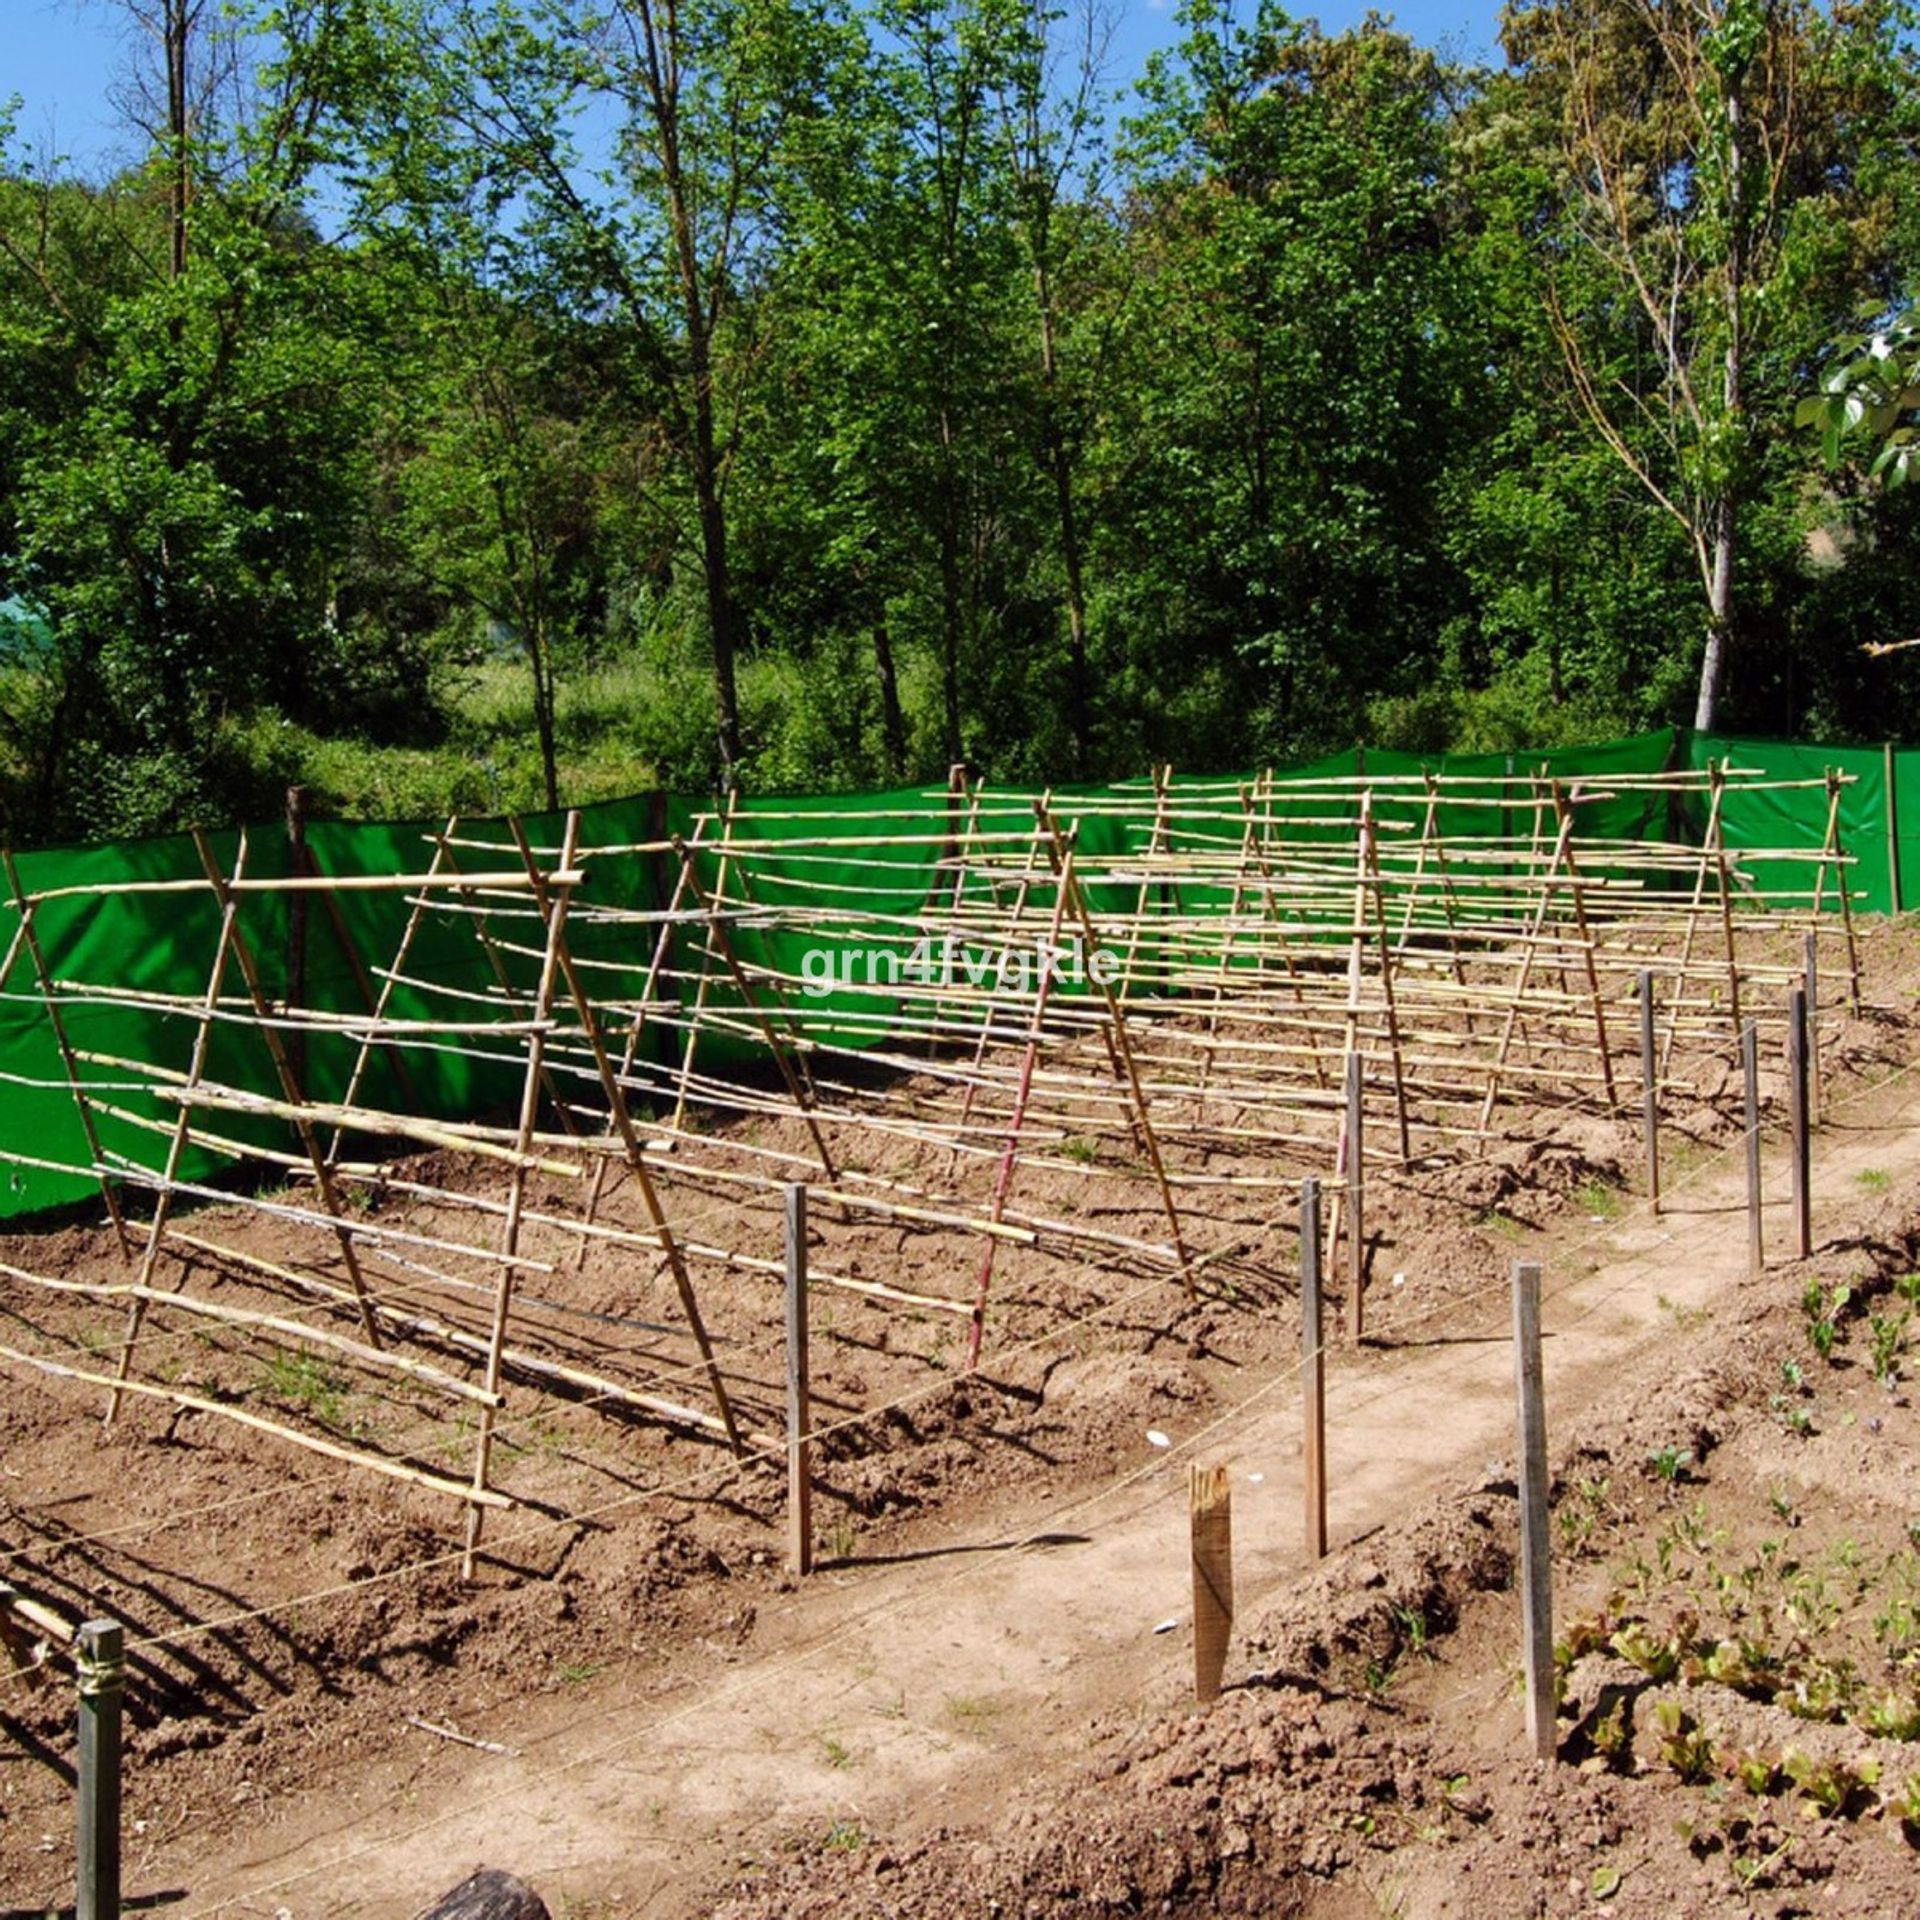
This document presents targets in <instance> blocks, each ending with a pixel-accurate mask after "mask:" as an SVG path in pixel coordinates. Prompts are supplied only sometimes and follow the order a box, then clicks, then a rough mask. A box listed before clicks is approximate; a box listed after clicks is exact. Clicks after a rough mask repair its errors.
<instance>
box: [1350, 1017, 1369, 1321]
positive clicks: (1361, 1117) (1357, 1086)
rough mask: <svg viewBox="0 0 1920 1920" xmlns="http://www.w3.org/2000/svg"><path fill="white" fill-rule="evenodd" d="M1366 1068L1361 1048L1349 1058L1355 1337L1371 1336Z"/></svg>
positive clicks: (1352, 1269) (1352, 1288) (1351, 1265)
mask: <svg viewBox="0 0 1920 1920" xmlns="http://www.w3.org/2000/svg"><path fill="white" fill-rule="evenodd" d="M1366 1106H1367V1086H1366V1065H1365V1062H1364V1061H1363V1060H1362V1059H1361V1057H1360V1050H1359V1048H1357V1047H1356V1048H1355V1049H1354V1050H1353V1052H1351V1053H1350V1054H1348V1055H1347V1270H1348V1278H1349V1281H1350V1283H1351V1296H1352V1300H1353V1307H1352V1313H1353V1337H1354V1339H1355V1340H1364V1339H1365V1338H1366V1334H1367V1301H1366V1285H1367V1204H1366V1202H1367V1155H1366Z"/></svg>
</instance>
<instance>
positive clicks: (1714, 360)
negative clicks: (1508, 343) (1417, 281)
mask: <svg viewBox="0 0 1920 1920" xmlns="http://www.w3.org/2000/svg"><path fill="white" fill-rule="evenodd" d="M1504 36H1505V40H1506V44H1507V48H1508V53H1509V56H1510V58H1511V60H1512V61H1513V63H1514V65H1515V67H1516V69H1517V71H1518V74H1519V76H1520V79H1521V82H1522V88H1521V93H1520V95H1519V96H1517V97H1518V98H1526V99H1528V100H1529V104H1530V108H1531V110H1532V111H1533V112H1534V113H1537V114H1538V115H1539V116H1540V121H1539V124H1540V126H1541V129H1542V134H1543V137H1544V139H1545V140H1546V141H1547V142H1548V143H1549V147H1550V150H1551V152H1552V154H1553V157H1554V162H1555V165H1554V177H1553V184H1552V188H1551V193H1550V197H1549V199H1548V200H1547V202H1546V203H1545V204H1544V205H1543V206H1542V207H1541V208H1540V209H1539V210H1538V212H1539V224H1538V228H1537V233H1538V244H1539V258H1540V260H1541V263H1542V281H1543V290H1544V298H1545V302H1546V310H1547V313H1548V316H1549V320H1550V323H1551V325H1552V328H1553V331H1554V334H1555V336H1556V338H1557V340H1558V342H1559V345H1560V349H1561V352H1562V355H1563V357H1564V360H1565V363H1566V366H1567V368H1568V371H1569V374H1570V376H1571V380H1572V385H1573V390H1574V393H1575V395H1576V397H1577V402H1578V405H1579V408H1580V411H1581V414H1582V416H1583V418H1584V419H1585V421H1586V422H1587V424H1588V426H1589V428H1590V430H1591V431H1592V432H1593V433H1594V434H1595V435H1596V436H1597V437H1598V439H1599V441H1600V442H1601V443H1602V444H1603V445H1604V446H1605V447H1606V448H1607V449H1608V450H1609V452H1610V453H1611V454H1612V455H1613V457H1614V458H1615V459H1617V460H1618V461H1619V462H1620V463H1621V465H1622V466H1623V467H1624V468H1625V469H1626V470H1627V471H1628V472H1630V473H1631V474H1632V475H1633V476H1634V478H1635V480H1636V481H1637V482H1638V483H1639V485H1640V486H1641V487H1642V488H1643V489H1644V490H1645V492H1646V494H1647V496H1648V498H1649V499H1650V500H1651V501H1652V502H1653V503H1654V504H1655V506H1656V507H1657V508H1658V509H1659V511H1660V512H1662V513H1663V514H1665V515H1666V516H1668V517H1669V518H1670V519H1671V520H1672V521H1673V523H1674V524H1675V525H1676V526H1677V527H1678V528H1679V529H1680V530H1681V532H1682V533H1683V535H1684V536H1685V539H1686V541H1687V544H1688V548H1689V550H1690V553H1691V556H1692V560H1693V566H1694V569H1695V572H1696V575H1697V577H1698V581H1699V588H1700V592H1701V596H1702V599H1703V600H1704V611H1705V616H1706V617H1705V622H1704V626H1705V632H1704V638H1703V642H1702V645H1701V649H1700V656H1699V658H1700V665H1699V676H1698V692H1697V698H1696V701H1695V707H1694V724H1695V725H1696V726H1698V727H1700V728H1703V729H1708V728H1712V727H1713V726H1714V725H1716V723H1717V722H1718V720H1719V718H1720V715H1721V711H1722V705H1723V697H1724V694H1725V690H1726V687H1727V684H1728V673H1729V668H1730V665H1731V663H1732V662H1733V660H1734V659H1735V658H1736V655H1737V650H1738V646H1739V639H1740V630H1741V621H1742V614H1741V594H1742V587H1741V578H1742V571H1743V548H1744V546H1745V544H1746V543H1747V540H1748V537H1749V535H1750V532H1751V530H1752V529H1751V523H1752V516H1753V514H1754V511H1755V509H1756V506H1757V504H1758V501H1759V498H1760V496H1761V494H1762V493H1763V491H1764V489H1765V487H1766V484H1767V480H1768V474H1767V464H1768V459H1769V455H1770V450H1771V449H1772V447H1773V446H1774V445H1775V444H1776V443H1777V440H1778V437H1779V432H1780V428H1781V427H1782V425H1783V424H1784V420H1785V411H1786V410H1788V409H1789V401H1790V397H1791V395H1792V393H1793V391H1794V389H1793V386H1792V385H1791V381H1792V375H1793V369H1794V368H1795V366H1796V364H1804V356H1805V355H1806V354H1807V353H1809V352H1810V351H1812V350H1813V348H1814V345H1815V343H1816V342H1817V341H1819V340H1820V339H1822V338H1824V337H1826V336H1827V335H1829V334H1830V333H1832V332H1833V331H1834V330H1835V328H1836V327H1837V325H1838V323H1839V321H1840V319H1841V318H1842V317H1843V315H1844V314H1845V312H1846V311H1847V310H1848V308H1849V307H1850V306H1851V304H1852V303H1853V301H1854V300H1855V299H1856V298H1857V297H1858V295H1859V294H1860V293H1862V292H1864V291H1870V290H1872V289H1873V288H1874V286H1875V285H1876V284H1884V283H1885V281H1886V280H1887V278H1888V276H1889V275H1890V274H1891V273H1892V272H1893V270H1894V268H1895V266H1896V264H1897V262H1896V259H1895V258H1894V256H1893V255H1892V254H1891V253H1890V243H1892V242H1895V241H1896V239H1897V236H1898V234H1899V230H1900V226H1901V221H1902V217H1903V216H1902V214H1901V210H1900V209H1901V202H1902V200H1903V198H1904V199H1907V200H1908V201H1909V202H1910V200H1911V196H1912V194H1913V191H1914V185H1915V183H1914V180H1913V178H1912V174H1911V151H1910V148H1909V146H1908V144H1907V143H1908V139H1909V136H1910V133H1911V128H1910V126H1908V125H1906V124H1905V123H1906V122H1907V121H1908V120H1909V119H1910V109H1911V100H1912V97H1913V71H1912V54H1911V36H1910V33H1909V32H1908V31H1907V22H1906V15H1905V13H1904V10H1903V8H1902V6H1901V5H1900V4H1899V0H1894V4H1886V5H1883V4H1880V0H1865V4H1861V5H1850V4H1846V5H1840V6H1835V7H1833V8H1831V9H1823V8H1821V7H1819V6H1816V5H1814V4H1812V0H1534V3H1532V4H1520V5H1515V6H1513V7H1511V8H1510V9H1509V11H1508V13H1507V15H1506V19H1505V25H1504Z"/></svg>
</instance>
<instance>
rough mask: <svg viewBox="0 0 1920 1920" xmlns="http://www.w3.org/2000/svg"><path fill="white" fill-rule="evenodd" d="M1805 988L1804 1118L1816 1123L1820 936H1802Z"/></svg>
mask: <svg viewBox="0 0 1920 1920" xmlns="http://www.w3.org/2000/svg"><path fill="white" fill-rule="evenodd" d="M1801 973H1802V975H1803V976H1804V978H1805V981H1806V988H1807V1119H1808V1121H1809V1122H1810V1124H1812V1125H1813V1126H1816V1127H1817V1126H1818V1125H1819V1124H1820V936H1819V935H1818V934H1817V933H1810V934H1808V935H1807V936H1806V959H1805V963H1804V964H1803V966H1802V968H1801Z"/></svg>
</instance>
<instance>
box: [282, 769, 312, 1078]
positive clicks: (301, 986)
mask: <svg viewBox="0 0 1920 1920" xmlns="http://www.w3.org/2000/svg"><path fill="white" fill-rule="evenodd" d="M287 871H288V873H290V874H291V875H292V876H293V877H294V879H296V880H305V879H307V878H308V877H309V876H310V875H311V874H312V871H313V869H312V868H311V867H310V866H309V865H308V863H307V790H306V788H305V787H289V788H288V789H287ZM306 1004H307V896H306V892H305V890H304V889H302V888H298V887H296V888H295V889H294V890H293V892H292V893H291V894H290V895H289V896H288V898H287V1008H288V1011H289V1012H291V1011H292V1010H293V1009H294V1008H296V1007H304V1006H305V1005H306ZM287 1058H288V1059H289V1060H290V1061H291V1062H292V1063H293V1073H294V1078H295V1079H296V1080H298V1081H299V1082H300V1084H301V1085H302V1086H303V1087H304V1086H305V1085H306V1084H307V1036H306V1033H305V1032H304V1030H302V1029H301V1028H299V1027H290V1028H289V1029H288V1032H287Z"/></svg>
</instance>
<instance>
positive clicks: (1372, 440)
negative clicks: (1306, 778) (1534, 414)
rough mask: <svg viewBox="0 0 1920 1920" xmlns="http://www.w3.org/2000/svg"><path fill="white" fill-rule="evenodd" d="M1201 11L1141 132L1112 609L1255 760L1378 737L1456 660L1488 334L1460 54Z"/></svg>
mask: <svg viewBox="0 0 1920 1920" xmlns="http://www.w3.org/2000/svg"><path fill="white" fill-rule="evenodd" d="M1181 17H1182V20H1183V22H1184V23H1185V25H1186V27H1187V30H1188V31H1187V38H1186V40H1185V42H1184V43H1183V45H1182V47H1181V48H1180V50H1179V52H1178V55H1177V56H1169V57H1165V58H1162V59H1160V60H1158V61H1156V63H1155V64H1154V66H1153V68H1152V69H1151V71H1150V73H1149V77H1148V81H1147V85H1146V88H1145V104H1144V106H1143V108H1142V111H1141V112H1140V114H1139V115H1138V116H1136V118H1135V119H1134V120H1133V121H1132V122H1131V123H1130V124H1129V128H1128V135H1127V138H1128V149H1127V151H1128V158H1129V174H1130V179H1129V185H1130V187H1131V195H1130V198H1129V200H1128V207H1129V213H1130V219H1131V223H1132V237H1131V268H1132V277H1133V283H1134V291H1135V298H1134V299H1133V300H1132V302H1131V303H1130V305H1129V308H1128V316H1129V317H1128V326H1127V341H1126V353H1125V359H1124V363H1123V365H1124V372H1123V376H1122V381H1121V390H1122V393H1123V396H1124V404H1125V407H1126V409H1127V411H1126V414H1125V416H1124V417H1123V418H1121V419H1119V420H1117V421H1116V426H1115V435H1114V444H1113V446H1112V449H1111V451H1110V452H1109V453H1108V455H1107V456H1106V458H1107V460H1108V461H1109V462H1110V463H1111V464H1112V466H1113V467H1114V468H1115V469H1116V470H1115V471H1114V472H1113V473H1112V474H1111V476H1110V477H1109V478H1108V479H1107V481H1106V483H1105V491H1106V493H1107V495H1108V498H1109V501H1110V505H1109V508H1108V510H1107V513H1106V515H1105V517H1104V525H1103V529H1102V542H1103V552H1105V553H1108V554H1111V555H1112V556H1113V559H1112V561H1111V563H1110V564H1111V567H1112V571H1113V581H1112V588H1111V591H1112V602H1111V606H1112V611H1111V612H1110V613H1109V615H1108V618H1109V620H1110V621H1111V622H1112V623H1113V624H1114V625H1115V626H1116V627H1117V628H1118V629H1119V630H1121V631H1122V632H1124V633H1126V634H1128V635H1129V636H1130V637H1131V640H1132V644H1133V647H1134V649H1135V652H1134V657H1133V658H1132V659H1131V660H1130V661H1128V662H1127V663H1126V668H1125V670H1126V671H1127V672H1128V674H1129V676H1130V677H1131V678H1132V679H1133V680H1134V681H1135V682H1136V688H1135V691H1134V693H1133V696H1132V697H1133V698H1134V699H1135V700H1136V701H1137V702H1138V707H1139V712H1140V720H1139V725H1140V727H1141V728H1142V729H1143V730H1150V731H1149V737H1150V738H1151V737H1154V736H1155V735H1158V736H1159V737H1160V739H1161V740H1162V742H1163V744H1164V747H1165V748H1166V750H1169V751H1172V750H1174V749H1176V747H1177V748H1180V749H1181V750H1184V751H1187V752H1189V753H1195V754H1198V755H1199V756H1201V757H1203V758H1204V759H1206V760H1209V761H1211V762H1213V763H1215V764H1219V763H1221V762H1222V761H1225V762H1226V763H1227V764H1232V763H1233V761H1234V760H1236V759H1238V760H1240V761H1241V762H1242V763H1243V764H1244V759H1245V758H1246V757H1247V756H1249V755H1252V754H1260V755H1268V754H1272V755H1276V756H1280V757H1287V756H1291V755H1296V754H1300V753H1302V752H1310V751H1317V750H1323V749H1325V748H1326V747H1328V746H1333V745H1340V744H1344V743H1345V742H1347V741H1350V740H1352V739H1353V738H1355V737H1357V734H1358V731H1359V729H1360V727H1361V726H1362V725H1363V716H1364V712H1365V706H1366V702H1367V699H1368V698H1369V697H1370V695H1371V694H1373V693H1374V692H1376V691H1378V690H1379V689H1380V688H1382V687H1383V686H1385V685H1389V684H1391V682H1392V681H1393V679H1394V678H1395V676H1396V675H1399V674H1401V673H1408V674H1414V675H1417V674H1419V673H1420V672H1422V671H1423V670H1424V669H1423V663H1428V662H1430V661H1431V660H1432V658H1433V654H1434V648H1435V638H1436V635H1437V633H1438V631H1439V629H1440V627H1441V626H1442V624H1443V623H1444V621H1445V620H1446V618H1447V617H1448V615H1449V613H1450V612H1451V610H1452V609H1453V607H1454V605H1455V604H1456V599H1455V596H1456V593H1457V582H1456V581H1455V579H1454V578H1453V576H1452V573H1451V570H1450V568H1449V567H1448V565H1447V563H1446V559H1445V556H1444V553H1443V552H1442V550H1441V548H1440V542H1439V539H1438V526H1437V519H1438V514H1439V508H1440V499H1439V483H1440V479H1441V477H1442V475H1443V474H1444V472H1445V470H1446V466H1447V462H1448V459H1449V455H1450V448H1451V446H1452V444H1453V440H1454V437H1455V436H1456V434H1457V433H1458V432H1459V431H1461V429H1462V423H1463V407H1464V405H1465V404H1466V401H1467V399H1468V398H1469V397H1470V394H1471V372H1472V367H1473V361H1474V351H1475V335H1474V332H1473V330H1472V329H1470V328H1468V327H1467V326H1465V325H1464V324H1463V316H1464V311H1465V310H1464V304H1463V299H1462V290H1461V289H1460V287H1459V286H1458V284H1457V283H1456V279H1455V277H1454V275H1453V273H1452V269H1451V264H1450V260H1449V256H1448V251H1447V228H1446V215H1447V200H1446V197H1445V190H1446V181H1447V174H1448V157H1447V147H1446V129H1447V111H1448V87H1449V76H1448V74H1447V71H1446V69H1444V68H1443V67H1441V66H1440V65H1439V63H1437V62H1436V61H1435V60H1434V59H1433V57H1432V56H1431V55H1428V54H1425V53H1422V52H1421V51H1419V50H1418V49H1416V48H1414V47H1413V46H1411V45H1410V44H1409V43H1408V42H1407V41H1406V40H1405V39H1404V38H1402V37H1401V36H1399V35H1397V34H1394V33H1391V32H1389V31H1387V30H1386V29H1384V28H1382V27H1380V26H1379V25H1378V24H1377V23H1370V24H1369V25H1367V26H1365V27H1363V28H1361V29H1359V30H1357V31H1355V32H1353V33H1351V34H1345V35H1341V36H1338V37H1336V38H1327V37H1325V36H1322V35H1320V34H1318V33H1317V32H1315V31H1314V30H1312V29H1311V28H1308V27H1303V26H1299V25H1296V24H1295V23H1294V22H1293V21H1291V20H1289V19H1288V18H1287V16H1286V15H1285V14H1284V13H1282V12H1281V11H1280V10H1279V9H1278V8H1277V7H1273V6H1262V7H1261V8H1259V9H1258V11H1257V12H1256V13H1255V14H1254V15H1253V17H1252V18H1251V19H1250V20H1243V19H1241V18H1240V17H1239V16H1238V14H1237V13H1236V12H1235V11H1234V10H1233V8H1232V7H1231V6H1230V5H1228V4H1225V3H1224V0H1190V4H1189V5H1188V6H1187V7H1186V8H1185V9H1184V10H1183V13H1182V16H1181ZM1162 660H1171V661H1172V662H1173V663H1174V666H1173V671H1172V672H1171V673H1169V672H1167V671H1165V669H1163V668H1162V667H1161V665H1160V662H1161V661H1162ZM1183 735H1184V740H1183V739H1182V736H1183Z"/></svg>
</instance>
